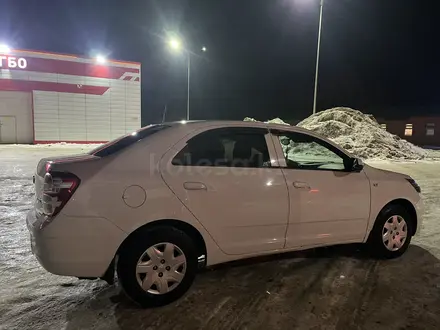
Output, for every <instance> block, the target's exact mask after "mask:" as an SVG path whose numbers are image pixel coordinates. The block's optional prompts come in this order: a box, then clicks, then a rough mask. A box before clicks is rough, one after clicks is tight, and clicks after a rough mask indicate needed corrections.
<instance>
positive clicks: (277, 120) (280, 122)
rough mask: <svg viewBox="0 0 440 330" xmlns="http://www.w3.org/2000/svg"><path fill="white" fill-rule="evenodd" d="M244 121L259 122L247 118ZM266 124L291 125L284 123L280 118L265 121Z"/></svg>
mask: <svg viewBox="0 0 440 330" xmlns="http://www.w3.org/2000/svg"><path fill="white" fill-rule="evenodd" d="M243 121H254V122H257V121H258V120H255V119H254V118H251V117H246V118H245V119H243ZM265 123H266V124H280V125H289V124H288V123H286V122H284V121H283V120H282V119H280V118H274V119H271V120H268V121H265Z"/></svg>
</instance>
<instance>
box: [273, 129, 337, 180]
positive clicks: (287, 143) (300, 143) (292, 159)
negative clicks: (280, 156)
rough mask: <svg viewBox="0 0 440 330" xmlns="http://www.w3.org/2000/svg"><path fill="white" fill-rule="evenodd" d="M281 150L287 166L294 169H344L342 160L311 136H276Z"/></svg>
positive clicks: (296, 134) (293, 134) (297, 134)
mask: <svg viewBox="0 0 440 330" xmlns="http://www.w3.org/2000/svg"><path fill="white" fill-rule="evenodd" d="M278 138H279V140H280V143H281V146H282V148H283V152H284V157H285V158H286V162H287V166H288V167H289V168H296V169H309V170H336V171H341V170H344V169H345V165H344V158H343V157H341V156H340V155H338V154H336V153H335V152H334V151H333V150H331V148H332V147H331V146H329V145H326V143H325V142H324V141H321V140H319V139H317V138H314V137H312V136H308V135H306V134H301V133H292V134H282V135H279V136H278Z"/></svg>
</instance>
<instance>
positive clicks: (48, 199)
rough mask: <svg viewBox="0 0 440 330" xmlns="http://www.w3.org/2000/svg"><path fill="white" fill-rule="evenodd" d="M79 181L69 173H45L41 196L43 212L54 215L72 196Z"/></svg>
mask: <svg viewBox="0 0 440 330" xmlns="http://www.w3.org/2000/svg"><path fill="white" fill-rule="evenodd" d="M79 183H80V180H79V179H78V178H77V177H76V176H75V175H73V174H70V173H56V172H49V173H46V174H45V175H44V183H43V189H42V196H41V203H42V209H43V210H42V211H43V214H44V215H46V216H48V217H54V216H56V215H57V214H58V213H59V212H60V211H61V209H62V208H63V207H64V206H65V205H66V204H67V202H68V201H69V199H70V198H71V197H72V195H73V193H74V192H75V190H76V189H77V188H78V186H79Z"/></svg>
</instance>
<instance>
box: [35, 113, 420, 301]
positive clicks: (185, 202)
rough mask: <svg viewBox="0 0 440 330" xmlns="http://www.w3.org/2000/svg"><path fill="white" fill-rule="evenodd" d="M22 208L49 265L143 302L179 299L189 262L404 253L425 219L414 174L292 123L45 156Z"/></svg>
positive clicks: (188, 127) (164, 136) (191, 129)
mask: <svg viewBox="0 0 440 330" xmlns="http://www.w3.org/2000/svg"><path fill="white" fill-rule="evenodd" d="M34 181H35V189H36V199H35V207H34V208H33V210H31V211H30V212H29V214H28V216H27V226H28V229H29V231H30V237H31V244H32V251H33V253H34V254H35V256H36V258H37V259H38V260H39V262H40V263H41V265H42V266H43V267H44V268H45V269H46V270H47V271H49V272H51V273H53V274H58V275H64V276H75V277H79V278H102V279H105V280H107V281H108V282H112V280H113V278H114V271H115V269H116V272H117V277H118V281H119V283H120V285H121V286H122V288H123V289H124V290H125V292H126V293H127V294H128V296H129V297H131V298H132V299H133V300H134V301H136V302H137V303H139V304H140V305H141V306H159V305H164V304H167V303H170V302H171V301H174V300H176V299H178V298H179V297H180V296H182V295H183V294H184V293H185V292H186V291H187V290H188V288H189V287H190V286H191V284H192V282H193V280H194V277H195V275H196V272H197V269H198V266H200V265H201V266H211V265H215V264H219V263H224V262H228V261H232V260H237V259H243V258H248V257H254V256H259V255H265V254H274V253H280V252H288V251H293V250H300V249H309V248H314V247H320V246H329V245H334V244H347V243H359V242H363V243H368V245H369V247H370V248H371V251H373V252H374V254H375V255H376V256H378V257H384V258H393V257H397V256H400V255H402V254H403V253H404V252H405V251H406V249H407V248H408V245H409V244H410V241H411V237H412V236H413V235H414V234H416V232H417V231H418V230H419V228H420V226H421V221H422V218H421V216H422V211H421V209H422V202H421V197H420V187H419V186H418V185H417V183H416V182H415V181H414V180H413V179H412V178H410V177H408V176H406V175H403V174H398V173H393V172H388V171H383V170H379V169H375V168H372V167H370V166H367V165H364V164H363V163H362V161H361V160H359V159H357V158H354V157H353V156H351V155H350V154H349V153H347V152H346V151H345V150H343V149H342V148H341V147H339V146H337V145H335V144H334V143H332V142H331V141H329V140H326V139H324V138H322V137H319V136H317V135H315V134H314V133H312V132H309V131H307V130H303V129H300V128H297V127H290V126H284V125H271V124H264V123H255V122H209V121H205V122H204V121H200V122H187V123H170V124H161V125H151V126H148V127H145V128H143V129H140V130H139V131H137V132H134V133H132V134H129V135H126V136H123V137H121V138H119V139H116V140H115V141H112V142H110V143H108V144H106V145H103V146H101V147H99V148H97V149H95V150H93V151H91V152H90V153H88V154H84V155H77V156H71V157H62V158H54V159H42V160H41V161H40V162H39V164H38V167H37V172H36V174H35V177H34Z"/></svg>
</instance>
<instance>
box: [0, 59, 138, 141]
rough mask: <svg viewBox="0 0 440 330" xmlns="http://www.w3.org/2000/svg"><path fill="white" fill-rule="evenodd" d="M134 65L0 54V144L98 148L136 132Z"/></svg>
mask: <svg viewBox="0 0 440 330" xmlns="http://www.w3.org/2000/svg"><path fill="white" fill-rule="evenodd" d="M140 72H141V67H140V63H132V62H122V61H110V60H105V59H103V58H98V59H87V58H81V57H78V56H73V55H61V54H50V53H44V52H33V51H23V50H10V51H6V52H4V53H0V143H55V142H71V143H101V142H107V141H109V140H111V139H113V138H116V137H118V136H120V135H123V134H125V133H128V132H132V131H133V130H136V129H138V128H140V126H141V82H140Z"/></svg>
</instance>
